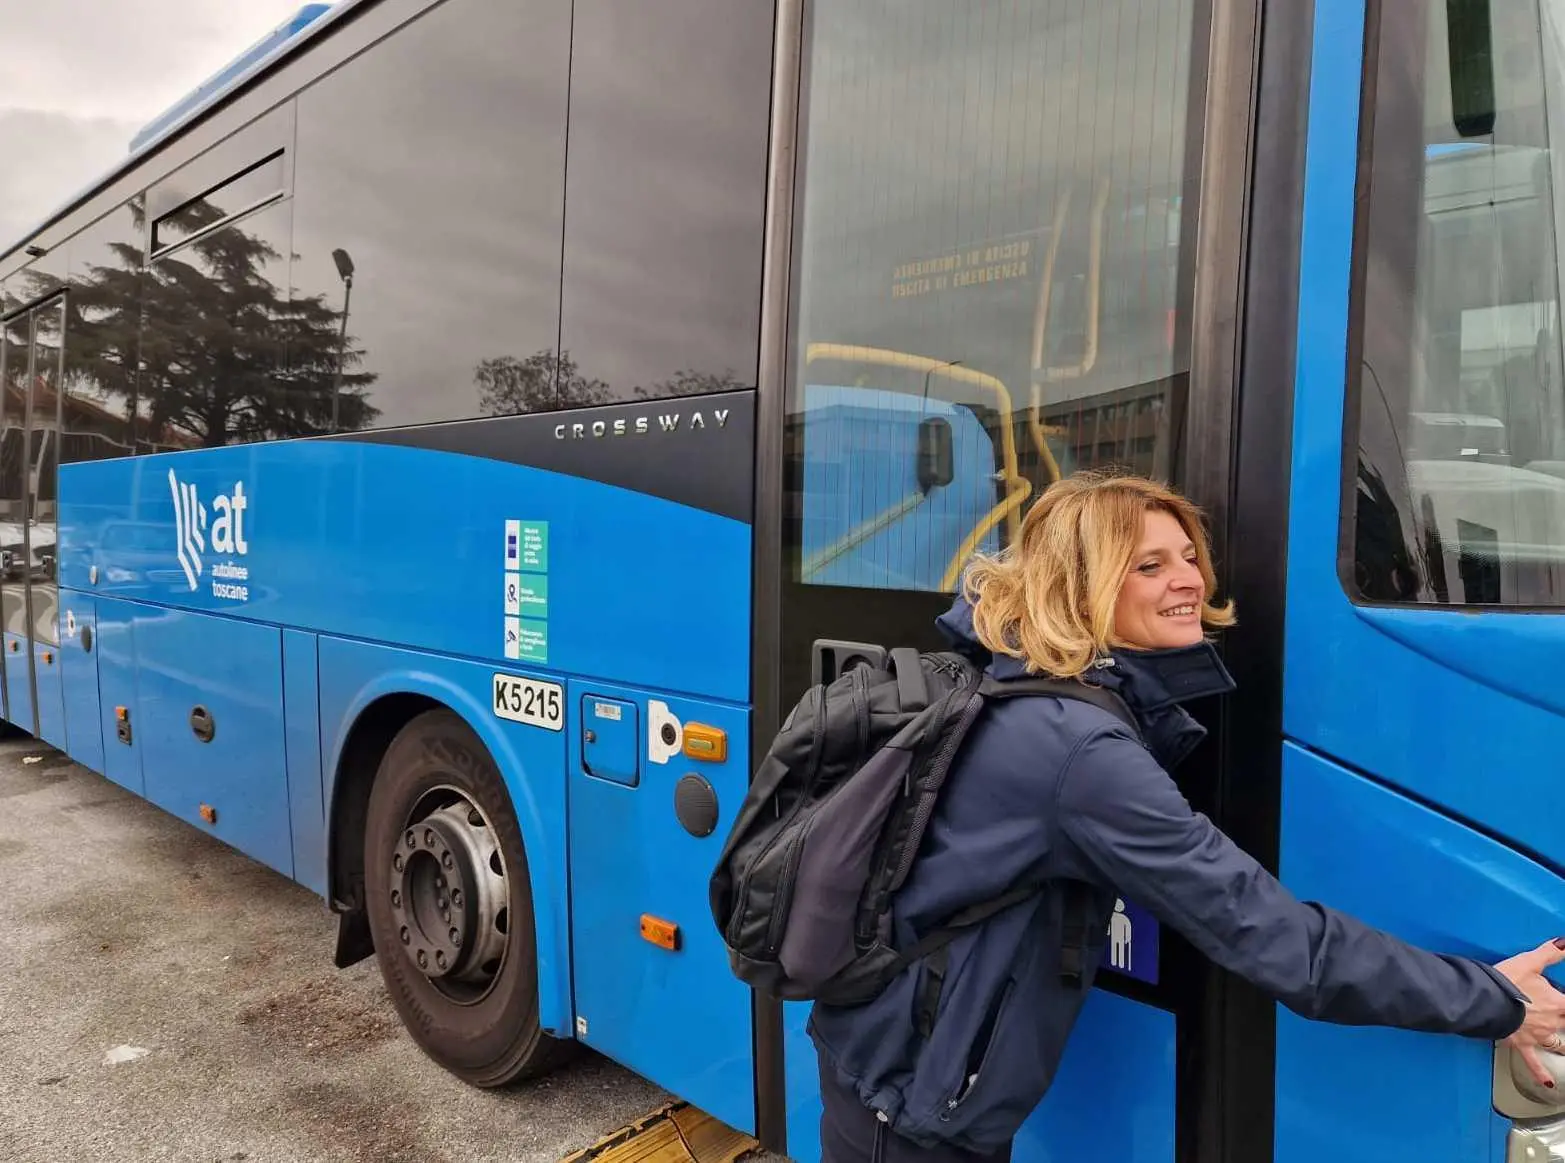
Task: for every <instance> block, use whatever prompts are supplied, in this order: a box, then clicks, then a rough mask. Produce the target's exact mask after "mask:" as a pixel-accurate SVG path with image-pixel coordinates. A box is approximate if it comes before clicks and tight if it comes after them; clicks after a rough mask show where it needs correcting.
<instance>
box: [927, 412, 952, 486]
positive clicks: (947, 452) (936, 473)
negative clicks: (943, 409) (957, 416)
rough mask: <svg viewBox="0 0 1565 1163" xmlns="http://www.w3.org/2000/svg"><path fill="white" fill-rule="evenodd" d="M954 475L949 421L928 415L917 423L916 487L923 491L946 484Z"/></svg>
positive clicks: (941, 417)
mask: <svg viewBox="0 0 1565 1163" xmlns="http://www.w3.org/2000/svg"><path fill="white" fill-rule="evenodd" d="M955 477H956V452H955V448H954V445H953V443H952V438H951V422H950V421H949V420H947V419H946V418H945V417H943V416H930V417H929V418H928V419H926V420H921V421H919V425H918V487H919V488H920V489H922V490H923V491H924V492H926V493H927V492H929V490H930V489H933V488H939V487H941V486H944V485H948V484H950V483H951V482H952V480H954V479H955Z"/></svg>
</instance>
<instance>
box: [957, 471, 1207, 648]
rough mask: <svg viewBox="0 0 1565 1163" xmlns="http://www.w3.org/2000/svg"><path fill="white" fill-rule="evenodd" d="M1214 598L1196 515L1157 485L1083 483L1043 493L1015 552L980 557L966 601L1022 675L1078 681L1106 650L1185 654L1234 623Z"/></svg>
mask: <svg viewBox="0 0 1565 1163" xmlns="http://www.w3.org/2000/svg"><path fill="white" fill-rule="evenodd" d="M1216 588H1217V582H1216V578H1215V576H1214V575H1213V572H1212V558H1211V550H1210V548H1209V546H1208V542H1207V538H1206V533H1205V531H1204V529H1203V528H1202V524H1201V514H1200V512H1199V510H1197V508H1196V507H1195V506H1194V505H1193V504H1191V502H1190V501H1188V500H1186V499H1185V498H1184V497H1182V496H1180V495H1179V494H1178V493H1176V492H1174V491H1173V490H1172V489H1169V488H1167V487H1166V486H1164V485H1160V484H1157V483H1155V482H1153V481H1150V480H1145V479H1143V478H1140V477H1133V476H1110V475H1105V474H1099V473H1089V472H1082V473H1077V474H1075V475H1074V476H1072V477H1069V478H1067V479H1066V480H1064V481H1062V482H1060V483H1059V484H1057V485H1055V486H1054V487H1053V488H1051V489H1050V490H1049V491H1048V492H1046V493H1045V494H1044V495H1043V496H1042V497H1041V498H1040V499H1039V501H1038V503H1037V504H1035V505H1034V506H1033V507H1032V508H1031V509H1030V510H1029V511H1028V513H1027V516H1026V518H1025V519H1024V520H1023V521H1022V528H1021V536H1020V537H1019V538H1018V540H1017V541H1016V542H1015V544H1014V545H1013V546H1012V547H1011V548H1010V549H1008V550H1007V551H1005V552H1004V553H1002V554H999V555H997V556H995V557H980V558H978V559H977V560H976V561H975V562H974V564H973V565H972V567H971V568H970V569H969V570H968V572H967V581H966V586H965V590H966V594H967V597H968V598H969V599H970V600H972V601H973V604H974V607H975V610H974V615H973V626H974V630H975V632H976V633H977V636H978V638H979V640H980V641H981V642H982V643H983V644H984V646H985V647H986V648H987V649H988V650H990V651H991V652H993V653H995V654H1000V655H1007V656H1009V657H1012V658H1017V659H1021V660H1023V661H1025V663H1026V664H1027V667H1028V669H1030V670H1043V671H1047V672H1048V673H1050V674H1052V675H1055V676H1056V677H1060V678H1074V677H1076V676H1078V675H1081V674H1083V673H1085V672H1086V671H1087V670H1089V669H1091V668H1092V666H1093V665H1094V664H1095V663H1096V662H1097V661H1098V659H1099V657H1100V656H1101V653H1102V647H1103V644H1105V643H1107V644H1110V645H1113V646H1122V647H1130V648H1132V649H1145V650H1155V649H1163V648H1168V647H1177V646H1193V645H1195V644H1196V643H1199V642H1200V641H1201V638H1202V635H1203V632H1204V629H1205V628H1206V627H1214V628H1215V627H1220V626H1229V625H1232V624H1233V621H1234V615H1233V607H1232V605H1231V604H1229V605H1222V606H1219V605H1215V604H1213V603H1212V602H1211V601H1210V595H1211V594H1212V592H1213V591H1214V590H1215V589H1216Z"/></svg>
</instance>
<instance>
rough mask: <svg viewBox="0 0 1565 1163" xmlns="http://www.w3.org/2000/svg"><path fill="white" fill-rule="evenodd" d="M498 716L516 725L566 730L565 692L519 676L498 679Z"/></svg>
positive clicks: (512, 675)
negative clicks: (524, 724)
mask: <svg viewBox="0 0 1565 1163" xmlns="http://www.w3.org/2000/svg"><path fill="white" fill-rule="evenodd" d="M494 713H495V714H496V715H498V716H499V717H500V718H502V719H509V720H511V722H513V723H526V724H527V725H528V726H529V727H542V728H543V729H544V730H546V731H563V730H565V691H564V689H563V688H562V687H560V686H557V685H556V684H554V683H552V682H540V681H539V680H538V679H536V678H523V677H522V676H521V675H518V674H496V675H495V676H494Z"/></svg>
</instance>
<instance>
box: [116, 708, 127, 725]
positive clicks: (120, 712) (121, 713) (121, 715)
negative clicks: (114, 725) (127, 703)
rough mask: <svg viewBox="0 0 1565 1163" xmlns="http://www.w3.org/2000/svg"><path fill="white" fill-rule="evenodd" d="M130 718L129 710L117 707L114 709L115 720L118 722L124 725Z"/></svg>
mask: <svg viewBox="0 0 1565 1163" xmlns="http://www.w3.org/2000/svg"><path fill="white" fill-rule="evenodd" d="M128 718H130V711H129V710H128V709H127V708H125V707H115V708H114V719H115V721H116V722H119V723H123V722H124V721H125V720H126V719H128Z"/></svg>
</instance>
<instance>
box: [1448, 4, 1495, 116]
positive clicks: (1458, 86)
mask: <svg viewBox="0 0 1565 1163" xmlns="http://www.w3.org/2000/svg"><path fill="white" fill-rule="evenodd" d="M1445 22H1446V49H1447V52H1448V53H1449V55H1450V60H1451V120H1452V121H1453V122H1454V123H1455V125H1456V132H1457V133H1459V134H1460V135H1461V136H1463V137H1484V136H1487V135H1488V134H1491V133H1493V132H1494V105H1495V100H1494V26H1493V24H1492V23H1491V21H1490V17H1489V0H1445Z"/></svg>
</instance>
